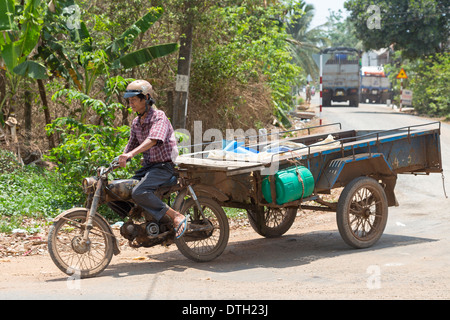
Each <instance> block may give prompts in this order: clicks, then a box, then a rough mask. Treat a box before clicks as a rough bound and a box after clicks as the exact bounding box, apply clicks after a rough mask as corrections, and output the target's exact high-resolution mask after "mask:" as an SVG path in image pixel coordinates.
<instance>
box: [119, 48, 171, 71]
mask: <svg viewBox="0 0 450 320" xmlns="http://www.w3.org/2000/svg"><path fill="white" fill-rule="evenodd" d="M178 47H179V46H178V43H168V44H161V45H157V46H152V47H147V48H143V49H140V50H137V51H134V52H131V53H129V54H126V55H124V56H123V57H121V58H119V61H120V64H121V65H122V67H124V68H125V69H129V68H133V67H136V66H139V65H141V64H144V63H146V62H149V61H151V60H153V59H156V58H161V57H164V56H166V55H168V54H171V53H173V52H175V51H177V50H178Z"/></svg>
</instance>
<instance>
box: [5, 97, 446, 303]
mask: <svg viewBox="0 0 450 320" xmlns="http://www.w3.org/2000/svg"><path fill="white" fill-rule="evenodd" d="M323 117H324V120H325V121H327V122H334V121H337V122H341V123H342V124H343V127H344V128H349V129H350V128H352V129H390V128H394V127H400V126H407V125H414V124H419V123H424V122H426V121H428V120H426V119H422V118H419V117H414V116H410V115H405V114H400V113H398V112H395V111H393V110H392V109H391V108H387V107H386V106H382V105H366V104H362V105H360V107H359V108H349V107H348V106H344V105H337V106H333V107H328V108H324V110H323ZM441 139H442V140H441V143H442V157H443V162H444V169H445V175H446V177H447V180H446V186H447V192H448V193H449V194H450V171H449V170H450V149H449V148H450V127H449V126H448V125H443V126H442V136H441ZM396 194H397V197H398V200H399V203H400V206H399V207H393V208H390V210H389V220H388V224H387V227H386V230H385V233H384V235H383V237H382V238H381V239H380V241H379V242H378V243H377V244H376V245H375V246H374V247H372V248H369V249H364V250H354V249H350V248H349V247H347V246H346V245H345V243H344V242H343V241H342V239H341V238H340V235H339V233H338V231H337V227H336V225H335V218H334V214H333V213H324V214H316V213H308V212H303V213H302V214H301V216H300V217H298V218H297V221H296V222H295V224H294V226H293V227H292V228H291V230H289V231H288V233H287V234H286V235H285V236H283V237H281V238H278V239H264V238H261V237H260V236H258V235H256V234H255V232H253V231H252V230H251V228H249V227H247V228H239V229H233V230H232V233H231V238H230V243H229V246H228V247H227V249H226V250H225V252H224V254H223V255H222V256H221V257H219V258H218V259H217V260H215V261H213V262H210V263H202V264H199V263H194V262H191V261H189V260H186V259H185V258H184V257H183V256H182V255H181V254H180V253H179V252H177V251H176V250H175V248H169V249H164V248H160V247H158V248H152V249H143V250H140V251H125V252H123V253H122V254H121V255H119V256H117V257H114V258H113V261H112V263H111V265H110V266H109V267H108V269H107V270H106V271H105V272H104V273H103V274H102V275H101V276H99V277H98V278H95V279H85V280H77V279H71V278H67V277H66V276H64V275H63V274H61V273H60V272H59V271H58V270H57V269H56V267H55V266H54V265H53V264H52V263H51V261H50V258H49V257H48V255H47V256H36V257H22V258H12V259H11V261H9V262H0V299H9V298H13V299H24V298H25V299H30V298H31V299H34V298H36V299H47V298H53V299H55V298H56V299H192V300H196V299H434V298H437V299H449V298H450V274H449V272H448V271H449V270H450V246H449V245H448V244H449V240H450V219H449V215H450V209H449V208H450V200H449V199H445V198H444V195H443V190H442V180H441V176H440V175H439V174H434V175H430V176H409V175H407V176H405V175H402V176H400V177H399V179H398V183H397V187H396Z"/></svg>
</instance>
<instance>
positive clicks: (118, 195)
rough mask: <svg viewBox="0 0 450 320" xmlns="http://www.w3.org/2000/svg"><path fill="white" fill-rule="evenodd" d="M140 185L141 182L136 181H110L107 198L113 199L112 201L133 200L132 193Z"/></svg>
mask: <svg viewBox="0 0 450 320" xmlns="http://www.w3.org/2000/svg"><path fill="white" fill-rule="evenodd" d="M138 183H139V180H135V179H125V180H113V181H109V182H108V186H107V187H106V193H107V197H108V196H109V197H111V198H112V199H110V200H119V199H120V200H125V201H127V200H131V192H132V191H133V188H134V187H135V186H136V185H137V184H138Z"/></svg>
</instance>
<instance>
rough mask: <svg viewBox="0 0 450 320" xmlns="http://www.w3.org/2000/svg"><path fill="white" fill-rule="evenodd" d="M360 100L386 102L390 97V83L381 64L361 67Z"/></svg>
mask: <svg viewBox="0 0 450 320" xmlns="http://www.w3.org/2000/svg"><path fill="white" fill-rule="evenodd" d="M360 97H361V100H360V101H361V102H363V103H365V102H366V101H367V100H368V101H369V103H384V104H385V103H386V101H387V100H388V99H391V84H390V82H389V78H388V77H386V74H385V73H384V68H383V67H382V66H369V67H362V68H361V94H360Z"/></svg>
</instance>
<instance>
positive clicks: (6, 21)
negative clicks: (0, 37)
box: [0, 0, 15, 31]
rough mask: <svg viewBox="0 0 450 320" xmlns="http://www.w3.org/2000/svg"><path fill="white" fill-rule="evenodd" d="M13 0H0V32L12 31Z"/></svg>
mask: <svg viewBox="0 0 450 320" xmlns="http://www.w3.org/2000/svg"><path fill="white" fill-rule="evenodd" d="M14 11H15V5H14V0H0V31H3V30H12V29H14V19H13V17H14Z"/></svg>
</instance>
